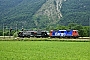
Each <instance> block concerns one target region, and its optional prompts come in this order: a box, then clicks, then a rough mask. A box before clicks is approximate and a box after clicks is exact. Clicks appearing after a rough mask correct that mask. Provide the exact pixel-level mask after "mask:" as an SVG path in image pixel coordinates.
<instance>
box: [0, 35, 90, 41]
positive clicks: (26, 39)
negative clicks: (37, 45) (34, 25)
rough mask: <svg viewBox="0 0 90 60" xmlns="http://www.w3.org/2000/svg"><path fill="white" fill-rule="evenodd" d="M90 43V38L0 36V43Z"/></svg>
mask: <svg viewBox="0 0 90 60" xmlns="http://www.w3.org/2000/svg"><path fill="white" fill-rule="evenodd" d="M18 40H19V41H22V40H25V41H90V37H79V38H76V39H74V38H50V37H49V38H34V37H31V38H19V37H17V38H14V37H13V36H11V37H10V36H5V37H3V36H0V41H18Z"/></svg>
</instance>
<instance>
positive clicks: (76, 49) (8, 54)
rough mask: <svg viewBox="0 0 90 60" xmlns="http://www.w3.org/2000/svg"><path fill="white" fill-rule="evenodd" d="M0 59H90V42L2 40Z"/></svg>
mask: <svg viewBox="0 0 90 60" xmlns="http://www.w3.org/2000/svg"><path fill="white" fill-rule="evenodd" d="M0 60H90V42H64V41H63V42H62V41H0Z"/></svg>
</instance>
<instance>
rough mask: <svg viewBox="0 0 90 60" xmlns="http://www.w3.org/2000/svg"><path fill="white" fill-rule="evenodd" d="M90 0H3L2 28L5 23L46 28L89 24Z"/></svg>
mask: <svg viewBox="0 0 90 60" xmlns="http://www.w3.org/2000/svg"><path fill="white" fill-rule="evenodd" d="M89 2H90V1H89V0H83V1H82V0H13V1H12V0H7V1H6V0H1V1H0V28H2V25H3V23H4V24H5V25H7V26H12V27H15V26H16V24H18V28H20V29H21V28H22V26H23V27H24V28H29V29H32V28H46V27H47V26H57V25H68V24H69V23H77V24H81V25H83V26H89V18H90V7H89V6H90V4H89Z"/></svg>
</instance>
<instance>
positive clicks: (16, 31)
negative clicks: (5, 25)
mask: <svg viewBox="0 0 90 60" xmlns="http://www.w3.org/2000/svg"><path fill="white" fill-rule="evenodd" d="M16 33H17V24H16Z"/></svg>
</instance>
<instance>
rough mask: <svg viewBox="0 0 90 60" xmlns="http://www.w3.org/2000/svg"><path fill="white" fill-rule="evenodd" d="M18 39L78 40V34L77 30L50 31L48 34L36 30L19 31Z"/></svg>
mask: <svg viewBox="0 0 90 60" xmlns="http://www.w3.org/2000/svg"><path fill="white" fill-rule="evenodd" d="M18 37H23V38H24V37H28V38H30V37H37V38H40V37H43V38H47V37H51V38H56V37H57V38H71V37H72V38H78V37H79V33H78V30H51V31H50V32H48V31H42V30H37V31H30V30H26V31H20V32H19V33H18Z"/></svg>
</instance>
